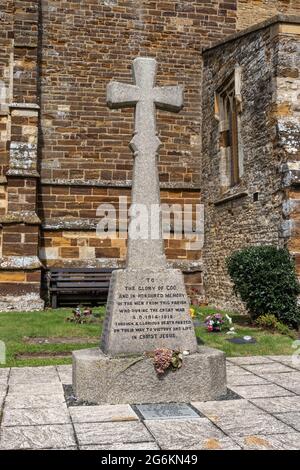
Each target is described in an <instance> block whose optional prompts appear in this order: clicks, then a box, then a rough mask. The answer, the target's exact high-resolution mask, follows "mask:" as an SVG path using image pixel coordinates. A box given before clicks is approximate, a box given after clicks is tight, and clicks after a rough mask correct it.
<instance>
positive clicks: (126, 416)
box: [69, 405, 139, 423]
mask: <svg viewBox="0 0 300 470" xmlns="http://www.w3.org/2000/svg"><path fill="white" fill-rule="evenodd" d="M69 411H70V414H71V417H72V421H73V422H74V423H101V422H118V421H139V418H138V416H137V415H136V413H135V412H134V411H133V409H132V408H131V406H129V405H103V406H102V405H99V406H98V405H97V406H71V407H70V408H69Z"/></svg>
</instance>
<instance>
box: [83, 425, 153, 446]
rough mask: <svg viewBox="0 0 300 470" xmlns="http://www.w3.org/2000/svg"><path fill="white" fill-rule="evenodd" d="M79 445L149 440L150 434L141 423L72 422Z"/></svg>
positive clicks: (150, 439) (150, 438)
mask: <svg viewBox="0 0 300 470" xmlns="http://www.w3.org/2000/svg"><path fill="white" fill-rule="evenodd" d="M74 427H75V432H76V436H77V439H78V442H79V445H81V446H82V445H89V444H119V443H127V442H149V441H152V440H153V437H152V436H151V434H150V433H149V432H148V431H147V429H146V428H145V426H144V425H143V424H142V423H134V422H133V423H131V422H129V423H128V422H127V423H101V424H99V423H74Z"/></svg>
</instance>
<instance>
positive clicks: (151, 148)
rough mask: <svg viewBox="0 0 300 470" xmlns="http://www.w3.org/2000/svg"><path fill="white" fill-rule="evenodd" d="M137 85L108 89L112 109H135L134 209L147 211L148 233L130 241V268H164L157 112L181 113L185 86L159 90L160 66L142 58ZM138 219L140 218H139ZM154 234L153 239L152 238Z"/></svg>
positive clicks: (137, 61)
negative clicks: (156, 83)
mask: <svg viewBox="0 0 300 470" xmlns="http://www.w3.org/2000/svg"><path fill="white" fill-rule="evenodd" d="M132 69H133V80H134V85H130V84H126V83H120V82H116V81H111V82H110V83H109V84H108V86H107V103H108V105H109V106H110V107H112V108H120V107H127V106H135V128H134V136H133V138H132V140H131V142H130V148H131V149H132V151H133V153H134V168H133V178H132V181H133V183H132V206H131V209H132V208H134V207H138V206H136V205H138V204H142V205H143V206H144V209H145V210H146V211H147V212H146V214H148V219H147V221H146V223H147V228H148V230H147V233H148V236H147V238H145V237H144V236H142V235H141V237H139V238H136V237H135V238H133V237H132V236H131V234H130V227H129V237H128V252H127V267H128V268H133V269H139V268H140V267H141V263H142V265H143V267H146V266H147V267H149V268H151V267H156V268H159V267H164V266H165V265H166V259H165V255H164V247H163V236H162V224H161V213H160V191H159V177H158V169H157V154H158V149H159V147H160V144H161V141H160V140H159V138H158V136H157V130H156V117H155V108H156V107H158V108H162V109H166V110H169V111H174V112H176V111H179V110H180V109H181V107H182V105H183V87H182V86H163V87H156V86H155V78H156V71H157V62H156V60H155V59H153V58H149V57H138V58H136V59H135V60H134V61H133V67H132ZM154 208H157V210H158V212H157V214H158V217H157V219H155V220H156V222H154V221H153V218H152V220H151V216H150V214H151V209H152V211H153V209H154ZM137 212H138V211H137ZM135 215H136V214H135ZM153 223H157V224H158V227H157V232H156V233H157V234H158V236H156V237H155V236H153V230H152V229H153V227H151V225H153ZM151 232H152V236H151Z"/></svg>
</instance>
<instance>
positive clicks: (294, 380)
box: [265, 372, 300, 394]
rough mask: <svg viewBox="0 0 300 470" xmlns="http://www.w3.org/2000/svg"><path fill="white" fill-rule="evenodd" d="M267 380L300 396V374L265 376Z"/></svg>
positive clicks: (289, 373)
mask: <svg viewBox="0 0 300 470" xmlns="http://www.w3.org/2000/svg"><path fill="white" fill-rule="evenodd" d="M265 378H266V379H267V380H269V381H270V382H273V383H274V384H277V385H280V387H283V388H285V389H287V390H290V391H291V392H294V393H297V394H300V372H285V373H284V374H277V373H275V374H265Z"/></svg>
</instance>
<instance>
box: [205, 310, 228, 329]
mask: <svg viewBox="0 0 300 470" xmlns="http://www.w3.org/2000/svg"><path fill="white" fill-rule="evenodd" d="M205 324H206V326H207V329H208V331H221V329H222V325H223V324H224V319H223V316H222V315H221V313H214V314H213V315H208V317H206V319H205Z"/></svg>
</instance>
